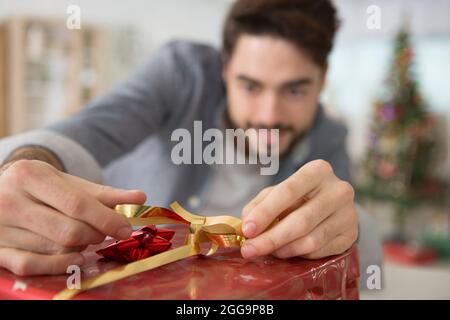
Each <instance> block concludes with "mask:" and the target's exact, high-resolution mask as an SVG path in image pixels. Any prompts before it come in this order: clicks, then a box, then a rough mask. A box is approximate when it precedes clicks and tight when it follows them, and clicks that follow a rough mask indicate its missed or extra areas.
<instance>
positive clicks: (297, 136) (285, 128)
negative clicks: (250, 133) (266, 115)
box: [224, 107, 309, 158]
mask: <svg viewBox="0 0 450 320" xmlns="http://www.w3.org/2000/svg"><path fill="white" fill-rule="evenodd" d="M224 124H225V128H226V129H234V130H235V129H242V130H244V131H246V130H247V129H255V130H258V129H266V130H267V132H268V135H270V130H273V129H278V130H279V133H280V134H281V133H282V132H283V133H284V134H289V133H291V134H292V135H293V139H292V140H291V142H290V144H289V146H288V148H286V150H283V151H282V152H281V150H280V154H279V156H280V158H284V157H286V156H288V155H289V153H290V152H291V151H292V149H293V148H294V146H295V145H296V144H297V143H298V142H299V141H301V140H303V138H304V137H305V136H306V135H307V133H308V132H309V130H302V131H297V130H295V128H294V127H292V126H290V125H285V124H282V123H277V124H275V125H273V126H266V125H263V124H250V123H249V122H247V123H246V124H245V125H244V127H240V126H238V125H237V124H236V123H235V122H234V121H233V120H232V119H231V116H230V112H229V108H228V107H227V108H225V112H224ZM235 144H236V142H235ZM269 149H270V148H269ZM249 150H250V145H249V139H248V137H246V138H245V154H246V157H248V153H249Z"/></svg>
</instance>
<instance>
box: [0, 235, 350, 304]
mask: <svg viewBox="0 0 450 320" xmlns="http://www.w3.org/2000/svg"><path fill="white" fill-rule="evenodd" d="M171 229H173V230H175V231H176V233H175V236H174V238H173V239H172V247H177V246H179V245H182V244H183V242H184V240H185V236H186V233H187V230H186V229H187V228H186V227H183V226H175V227H172V226H171ZM113 242H114V241H113V240H107V241H105V242H104V243H103V244H101V245H96V246H90V247H88V249H87V250H86V251H85V252H84V253H83V254H84V255H85V256H86V263H85V264H84V265H83V266H82V267H81V277H82V279H86V278H91V277H95V276H98V275H100V274H103V273H105V272H107V271H108V270H111V269H113V268H115V267H117V266H118V265H121V264H122V263H121V262H118V261H114V260H110V259H106V258H103V257H101V256H99V255H98V254H97V253H96V251H97V250H99V249H100V248H105V247H106V246H107V245H110V244H111V243H113ZM69 276H71V274H66V275H60V276H34V277H20V276H17V275H14V274H12V273H10V272H9V271H7V270H5V269H0V299H52V298H53V297H54V296H55V294H57V293H58V292H60V291H61V290H63V289H65V288H66V286H67V285H66V284H67V280H68V278H69ZM358 278H359V268H358V254H357V247H356V246H353V247H352V248H350V249H349V250H348V251H346V252H345V253H343V254H341V255H338V256H333V257H329V258H326V259H321V260H305V259H301V258H290V259H277V258H275V257H272V256H266V257H259V258H255V259H243V258H242V256H241V255H240V251H239V249H236V248H234V249H219V250H218V251H217V252H216V253H215V254H214V255H211V256H207V257H206V256H202V255H200V256H194V257H189V258H186V259H183V260H180V261H177V262H173V263H170V264H167V265H164V266H161V267H159V268H156V269H153V270H149V271H146V272H142V273H139V274H136V275H133V276H130V277H128V278H125V279H122V280H119V281H115V282H113V283H109V284H106V285H103V286H101V287H98V288H94V289H91V290H88V291H85V292H83V293H81V294H79V295H78V296H76V297H75V298H74V299H173V300H178V299H205V300H206V299H358V298H359V291H358Z"/></svg>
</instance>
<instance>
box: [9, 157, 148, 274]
mask: <svg viewBox="0 0 450 320" xmlns="http://www.w3.org/2000/svg"><path fill="white" fill-rule="evenodd" d="M145 200H146V196H145V194H144V193H143V192H141V191H127V190H120V189H115V188H111V187H107V186H103V185H98V184H95V183H92V182H89V181H86V180H83V179H81V178H78V177H75V176H71V175H69V174H66V173H63V172H62V171H59V170H57V169H56V168H54V167H53V166H51V165H50V164H47V163H45V162H42V161H37V160H19V161H16V162H14V163H12V164H10V165H8V167H5V168H4V170H3V172H2V173H0V267H4V268H6V269H8V270H10V271H12V272H14V273H15V274H18V275H27V276H28V275H39V274H62V273H65V272H66V270H67V267H68V266H69V265H81V264H83V262H84V257H83V255H82V254H81V253H80V251H82V250H84V249H85V248H86V246H88V245H89V244H97V243H101V242H102V241H103V240H104V239H105V236H106V235H109V236H111V237H114V238H116V239H126V238H127V237H129V236H130V234H131V227H130V224H129V223H128V221H127V220H126V219H125V218H124V217H121V216H120V215H118V214H117V213H116V212H115V211H114V210H113V208H114V206H115V205H116V204H120V203H136V204H143V203H144V202H145Z"/></svg>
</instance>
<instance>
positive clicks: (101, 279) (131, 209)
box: [53, 202, 245, 300]
mask: <svg viewBox="0 0 450 320" xmlns="http://www.w3.org/2000/svg"><path fill="white" fill-rule="evenodd" d="M170 207H171V208H172V210H173V211H174V212H175V213H176V215H174V214H173V213H172V212H170V211H169V210H167V209H164V208H160V207H152V206H141V205H133V204H123V205H118V206H116V208H115V210H116V211H117V212H118V213H119V214H122V215H124V216H125V217H127V218H128V220H129V222H130V224H131V225H132V226H143V225H147V224H185V225H189V233H188V235H187V237H186V241H185V244H184V246H181V247H179V248H175V249H171V250H168V251H165V252H162V253H159V254H157V255H154V256H151V257H148V258H146V259H142V260H138V261H135V262H131V263H128V264H126V265H123V266H120V267H117V268H115V269H113V270H111V271H108V272H106V273H104V274H102V275H100V276H97V277H94V278H91V279H87V280H85V281H83V282H82V283H81V285H80V288H79V289H65V290H63V291H61V292H59V293H58V294H56V295H55V296H54V297H53V299H54V300H66V299H71V298H73V297H74V296H76V295H77V294H79V293H81V292H83V291H86V290H90V289H93V288H96V287H99V286H102V285H105V284H108V283H111V282H114V281H117V280H120V279H124V278H127V277H129V276H132V275H135V274H138V273H141V272H144V271H148V270H151V269H155V268H158V267H160V266H163V265H166V264H169V263H171V262H175V261H178V260H181V259H184V258H187V257H190V256H195V255H200V254H201V250H200V244H201V243H208V242H209V243H211V248H210V250H209V251H208V253H207V254H206V255H207V256H209V255H212V254H214V253H215V252H216V251H217V250H218V249H219V248H232V247H240V246H241V245H242V244H243V243H244V241H245V237H244V236H243V234H242V232H241V224H242V221H241V219H239V218H236V217H231V216H213V217H205V216H200V215H195V214H192V213H190V212H188V211H187V210H185V209H184V208H182V207H181V205H180V204H179V203H178V202H173V203H172V204H171V205H170Z"/></svg>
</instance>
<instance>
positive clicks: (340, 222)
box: [273, 207, 358, 258]
mask: <svg viewBox="0 0 450 320" xmlns="http://www.w3.org/2000/svg"><path fill="white" fill-rule="evenodd" d="M353 211H354V209H353V208H350V207H346V208H343V209H341V210H339V211H338V212H336V213H335V214H333V215H331V216H330V217H329V218H327V219H326V220H325V221H324V222H323V223H321V224H320V225H319V226H317V227H316V228H315V229H314V230H313V231H312V232H311V233H309V234H308V235H306V236H303V237H301V238H299V239H296V240H294V241H292V242H290V243H289V244H287V245H285V246H283V247H281V248H280V249H278V250H276V251H275V252H274V253H273V254H274V255H275V256H276V257H278V258H289V257H294V256H303V257H305V256H308V255H310V254H313V253H320V252H322V253H323V252H325V251H323V249H324V248H328V249H330V248H331V247H330V245H329V243H330V242H333V241H335V240H334V239H335V238H336V237H338V236H340V235H342V234H345V233H348V232H354V231H355V230H356V232H357V230H358V222H357V218H356V213H354V212H353ZM336 254H337V253H336Z"/></svg>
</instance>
